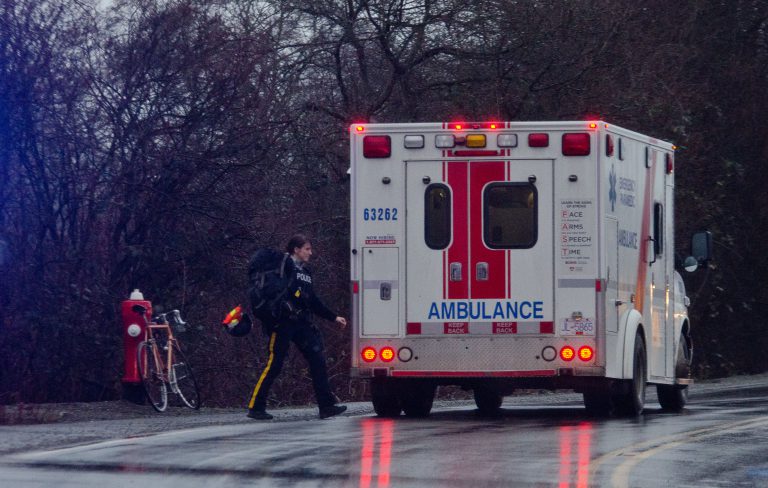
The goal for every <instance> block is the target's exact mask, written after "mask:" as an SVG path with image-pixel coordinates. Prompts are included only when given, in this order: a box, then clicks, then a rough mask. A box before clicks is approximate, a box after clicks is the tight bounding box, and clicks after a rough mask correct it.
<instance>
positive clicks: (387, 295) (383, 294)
mask: <svg viewBox="0 0 768 488" xmlns="http://www.w3.org/2000/svg"><path fill="white" fill-rule="evenodd" d="M379 298H381V299H382V300H392V283H389V282H388V281H383V282H382V283H381V285H379Z"/></svg>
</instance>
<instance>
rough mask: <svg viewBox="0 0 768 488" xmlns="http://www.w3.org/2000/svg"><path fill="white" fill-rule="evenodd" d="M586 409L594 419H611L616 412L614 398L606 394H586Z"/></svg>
mask: <svg viewBox="0 0 768 488" xmlns="http://www.w3.org/2000/svg"><path fill="white" fill-rule="evenodd" d="M584 407H585V408H586V409H587V413H588V414H589V415H591V416H592V417H610V416H611V415H613V413H614V411H615V404H614V401H613V398H612V397H611V395H610V394H609V393H605V392H584Z"/></svg>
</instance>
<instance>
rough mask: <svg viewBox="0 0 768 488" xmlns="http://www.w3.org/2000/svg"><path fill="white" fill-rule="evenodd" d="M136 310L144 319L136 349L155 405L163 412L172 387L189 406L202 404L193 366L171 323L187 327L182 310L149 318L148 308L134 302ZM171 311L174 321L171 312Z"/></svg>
mask: <svg viewBox="0 0 768 488" xmlns="http://www.w3.org/2000/svg"><path fill="white" fill-rule="evenodd" d="M132 310H133V311H134V312H136V313H138V314H140V315H141V317H142V319H143V320H144V340H143V341H142V342H141V343H139V347H138V349H137V351H136V360H137V361H138V367H139V368H138V369H139V377H140V378H141V383H142V385H143V386H144V392H145V393H146V394H147V398H148V399H149V401H150V403H151V404H152V407H154V409H155V410H157V411H158V412H163V411H165V409H166V408H167V407H168V388H169V387H170V389H171V392H173V393H175V394H177V395H178V396H179V398H181V401H182V402H183V403H184V405H186V406H187V407H189V408H191V409H194V410H197V409H199V408H200V392H199V391H198V388H197V381H195V376H194V374H193V373H192V368H191V366H190V365H189V362H188V361H187V358H186V357H185V356H184V353H183V352H182V351H181V347H180V346H179V340H178V339H176V337H175V336H174V335H173V329H172V327H171V325H174V326H177V327H183V326H184V325H185V324H186V322H184V321H183V320H182V319H181V314H180V313H179V311H178V310H172V311H171V312H170V313H169V314H165V313H164V314H160V315H158V316H157V317H155V318H153V319H152V321H151V322H150V321H148V320H147V315H146V313H147V309H146V308H144V307H142V306H141V305H134V306H133V307H132ZM169 315H170V321H169V318H168V316H169Z"/></svg>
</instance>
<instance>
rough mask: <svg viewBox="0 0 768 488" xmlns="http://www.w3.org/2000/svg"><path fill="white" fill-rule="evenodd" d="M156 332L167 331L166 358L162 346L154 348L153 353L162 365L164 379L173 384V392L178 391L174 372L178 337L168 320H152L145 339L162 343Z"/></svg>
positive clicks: (158, 343) (145, 331)
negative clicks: (161, 321)
mask: <svg viewBox="0 0 768 488" xmlns="http://www.w3.org/2000/svg"><path fill="white" fill-rule="evenodd" d="M156 332H164V333H165V344H164V349H165V358H163V357H161V352H160V347H154V348H152V352H153V354H155V359H156V362H157V364H159V365H160V366H161V367H162V371H161V374H162V380H163V381H164V382H165V383H168V384H169V385H170V386H171V391H172V392H173V393H178V387H177V386H176V378H175V374H173V345H174V344H176V345H178V341H177V340H176V337H175V336H174V335H173V329H172V328H171V326H170V324H169V323H168V322H165V323H157V322H150V323H148V324H147V327H146V328H145V330H144V340H145V341H147V342H148V343H155V344H157V345H158V346H159V345H160V344H161V343H160V341H159V339H158V338H157V337H156V336H155V333H156Z"/></svg>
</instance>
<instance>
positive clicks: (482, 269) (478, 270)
mask: <svg viewBox="0 0 768 488" xmlns="http://www.w3.org/2000/svg"><path fill="white" fill-rule="evenodd" d="M475 279H476V280H477V281H488V263H477V264H476V265H475Z"/></svg>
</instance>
